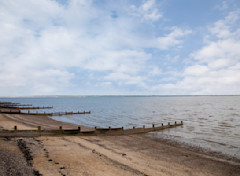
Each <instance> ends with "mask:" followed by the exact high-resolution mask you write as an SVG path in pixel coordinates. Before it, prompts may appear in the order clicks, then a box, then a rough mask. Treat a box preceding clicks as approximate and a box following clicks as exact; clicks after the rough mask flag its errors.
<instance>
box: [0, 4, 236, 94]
mask: <svg viewBox="0 0 240 176" xmlns="http://www.w3.org/2000/svg"><path fill="white" fill-rule="evenodd" d="M0 34H1V37H0V82H1V84H0V96H31V95H222V94H224V95H228V94H231V95H232V94H238V95H239V94H240V49H239V48H240V1H239V0H228V1H225V0H201V1H199V0H181V1H179V0H128V1H127V0H121V1H115V0H101V1H100V0H92V1H91V0H69V1H67V0H55V1H54V0H41V1H35V0H21V1H7V0H3V1H1V2H0Z"/></svg>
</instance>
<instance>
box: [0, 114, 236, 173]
mask: <svg viewBox="0 0 240 176" xmlns="http://www.w3.org/2000/svg"><path fill="white" fill-rule="evenodd" d="M60 124H61V126H63V128H76V127H77V125H73V124H69V123H63V122H58V121H55V120H52V119H49V118H47V117H46V116H43V117H42V116H41V117H37V116H32V117H30V116H23V115H7V114H0V130H3V129H13V126H14V125H18V128H23V129H32V128H36V126H39V125H40V126H42V128H58V126H60ZM81 129H84V130H88V129H91V128H88V127H83V126H82V127H81ZM19 146H22V147H19ZM1 153H2V155H3V153H4V154H6V153H8V157H9V158H10V159H9V160H6V161H1V162H4V163H5V166H6V167H7V166H8V167H10V166H12V168H16V165H17V164H19V163H22V167H21V168H22V169H19V173H24V172H29V173H31V172H32V173H33V172H34V173H35V175H37V174H42V175H48V176H51V175H83V176H86V175H89V176H90V175H124V176H125V175H126V176H127V175H156V176H158V175H160V176H161V175H180V176H181V175H218V176H221V175H222V176H223V175H224V176H225V175H236V176H237V175H239V173H240V162H239V161H236V160H229V159H227V158H224V157H220V156H216V155H213V154H211V153H205V152H201V151H198V150H194V149H192V150H190V149H189V148H187V147H184V146H181V145H177V144H176V143H174V142H169V141H166V140H161V139H159V140H156V139H152V138H151V137H149V136H148V135H143V134H142V135H130V136H61V137H46V136H45V137H44V136H42V137H36V138H9V139H7V138H0V155H1ZM15 157H16V158H17V160H16V161H15V160H14V162H15V163H14V162H13V160H11V158H15ZM26 158H27V160H26ZM23 159H24V160H25V161H26V162H25V163H24V162H20V161H22V160H23ZM10 161H11V162H10ZM9 162H10V163H11V165H8V164H6V163H9ZM1 166H4V164H2V165H1ZM1 166H0V175H1V174H2V175H4V174H3V173H4V172H7V171H6V169H5V168H3V167H1ZM10 168H11V167H10ZM31 169H32V170H31ZM8 170H9V169H8ZM14 171H15V170H14V169H13V170H12V172H14ZM22 175H24V174H22ZM28 175H29V174H28Z"/></svg>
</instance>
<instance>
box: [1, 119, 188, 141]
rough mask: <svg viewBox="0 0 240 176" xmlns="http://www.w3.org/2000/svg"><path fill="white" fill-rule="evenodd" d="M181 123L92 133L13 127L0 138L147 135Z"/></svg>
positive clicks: (96, 130) (3, 132)
mask: <svg viewBox="0 0 240 176" xmlns="http://www.w3.org/2000/svg"><path fill="white" fill-rule="evenodd" d="M182 125H183V122H182V121H181V122H180V123H177V122H175V123H172V124H171V123H170V122H168V124H167V125H164V124H162V125H160V126H156V125H154V124H153V125H152V127H150V128H146V127H145V126H143V127H142V128H135V127H133V128H132V129H124V128H123V127H121V128H111V127H109V128H97V127H95V129H94V130H92V131H81V127H78V129H63V128H62V126H60V127H59V128H58V129H52V130H44V129H42V128H41V126H38V127H37V128H36V129H35V130H21V129H18V127H17V126H14V128H13V130H4V131H0V137H34V136H71V135H73V136H99V135H106V136H114V135H134V134H141V133H149V132H157V131H161V130H164V129H168V128H175V127H178V126H182Z"/></svg>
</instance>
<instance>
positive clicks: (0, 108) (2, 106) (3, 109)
mask: <svg viewBox="0 0 240 176" xmlns="http://www.w3.org/2000/svg"><path fill="white" fill-rule="evenodd" d="M35 109H53V106H42V107H34V106H32V105H31V104H20V103H11V102H0V113H5V114H24V115H46V116H63V115H75V114H91V111H77V112H73V111H72V112H42V113H39V112H38V111H35V112H33V111H30V110H35ZM21 110H28V112H22V111H21Z"/></svg>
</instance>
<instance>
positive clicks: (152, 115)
mask: <svg viewBox="0 0 240 176" xmlns="http://www.w3.org/2000/svg"><path fill="white" fill-rule="evenodd" d="M0 101H11V102H20V103H27V104H33V105H34V106H54V109H51V110H38V112H43V111H45V112H64V111H84V110H85V111H89V110H91V114H86V115H74V116H61V117H53V118H54V119H56V120H61V121H66V122H71V123H76V124H81V125H87V126H92V127H94V126H98V127H108V126H112V127H122V126H123V127H124V128H132V126H139V127H140V126H142V125H146V126H149V127H150V126H151V125H152V123H155V124H159V125H160V124H161V123H167V122H174V121H181V120H182V121H183V122H184V125H183V127H178V128H174V129H169V130H165V131H162V132H158V133H154V134H151V135H153V136H154V137H164V138H170V139H174V140H177V141H179V142H184V143H188V144H191V145H196V146H200V147H203V148H206V149H210V150H213V151H217V152H221V153H224V154H228V155H231V156H235V157H237V158H239V159H240V96H180V97H178V96H172V97H121V96H120V97H117V96H116V97H108V96H103V97H52V98H9V99H8V98H0Z"/></svg>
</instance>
